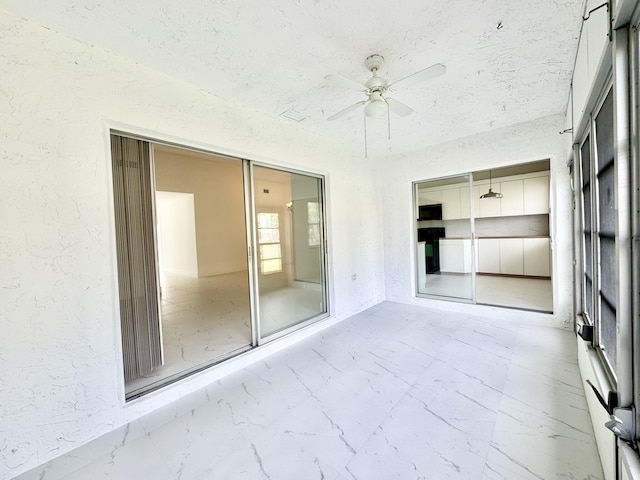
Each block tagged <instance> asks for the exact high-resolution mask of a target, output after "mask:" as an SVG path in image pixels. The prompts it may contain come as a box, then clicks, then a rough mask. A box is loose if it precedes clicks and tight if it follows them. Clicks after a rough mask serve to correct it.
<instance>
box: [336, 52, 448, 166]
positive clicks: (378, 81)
mask: <svg viewBox="0 0 640 480" xmlns="http://www.w3.org/2000/svg"><path fill="white" fill-rule="evenodd" d="M364 65H365V67H367V70H369V71H370V72H371V78H370V79H369V80H367V81H366V83H365V84H364V85H362V84H360V83H358V82H355V81H353V80H350V79H348V78H345V77H343V76H341V75H335V74H332V75H327V76H326V77H325V80H327V81H330V82H332V83H334V84H338V85H340V86H345V87H347V88H351V89H354V90H357V91H360V92H363V93H364V94H365V95H367V97H368V98H367V99H366V100H362V101H360V102H357V103H354V104H353V105H350V106H348V107H347V108H345V109H344V110H340V111H339V112H337V113H335V114H333V115H331V116H329V117H328V118H327V120H330V121H331V120H336V119H338V118H340V117H342V116H344V115H346V114H348V113H350V112H352V111H353V110H356V109H358V108H359V107H362V106H363V107H364V108H363V113H364V119H365V122H364V125H365V156H366V151H367V145H366V135H367V132H366V128H367V122H366V119H367V118H382V117H385V116H386V117H387V128H388V131H389V139H390V138H391V121H390V118H389V112H390V111H391V112H394V113H395V114H396V115H399V116H401V117H406V116H407V115H410V114H411V113H413V109H412V108H411V107H409V106H407V105H405V104H404V103H402V102H399V101H398V100H395V99H393V98H388V97H387V96H386V93H387V92H389V91H394V92H395V91H397V90H398V89H401V88H403V87H408V86H411V85H414V84H416V83H419V82H422V81H425V80H429V79H432V78H435V77H439V76H440V75H443V74H444V73H445V72H446V70H447V69H446V67H445V66H444V65H442V64H440V63H436V64H434V65H431V66H430V67H427V68H425V69H423V70H420V71H418V72H415V73H413V74H411V75H409V76H407V77H404V78H402V79H400V80H398V81H396V82H394V83H389V82H388V81H387V79H386V78H384V77H380V76H378V70H380V67H382V65H384V57H383V56H382V55H378V54H373V55H369V56H368V57H367V58H366V59H365V60H364ZM391 87H393V89H391Z"/></svg>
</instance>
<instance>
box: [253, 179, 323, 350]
mask: <svg viewBox="0 0 640 480" xmlns="http://www.w3.org/2000/svg"><path fill="white" fill-rule="evenodd" d="M252 171H253V175H252V176H253V184H254V192H255V195H254V202H255V204H254V208H255V210H256V212H263V213H264V215H260V214H258V215H256V228H257V230H258V232H262V235H258V238H259V239H260V242H261V245H260V248H259V250H258V254H259V255H258V258H259V262H258V264H259V272H258V276H257V277H258V278H257V284H258V292H257V297H258V302H259V312H260V318H259V319H258V321H259V325H260V335H261V337H262V338H267V337H270V336H272V335H277V334H279V333H280V332H283V331H286V330H288V329H290V328H292V327H294V326H296V325H298V324H300V325H301V324H303V323H305V322H307V321H310V320H312V319H319V318H320V317H321V316H324V314H326V313H327V309H328V308H327V307H328V305H327V299H326V274H325V271H324V269H325V258H324V254H325V250H324V248H322V242H323V240H324V235H323V232H322V218H323V211H322V179H321V178H319V177H315V176H311V175H304V174H300V173H293V172H287V171H283V170H277V169H272V168H267V167H260V166H254V167H253V169H252Z"/></svg>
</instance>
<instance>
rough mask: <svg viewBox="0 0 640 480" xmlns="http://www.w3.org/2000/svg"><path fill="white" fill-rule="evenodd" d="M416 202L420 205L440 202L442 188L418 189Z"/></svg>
mask: <svg viewBox="0 0 640 480" xmlns="http://www.w3.org/2000/svg"><path fill="white" fill-rule="evenodd" d="M418 203H419V204H420V205H434V204H437V203H442V190H434V189H431V188H430V189H425V190H418Z"/></svg>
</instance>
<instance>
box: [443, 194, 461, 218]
mask: <svg viewBox="0 0 640 480" xmlns="http://www.w3.org/2000/svg"><path fill="white" fill-rule="evenodd" d="M456 218H461V216H460V189H459V188H449V189H447V190H442V219H443V220H453V219H456Z"/></svg>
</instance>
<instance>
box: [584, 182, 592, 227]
mask: <svg viewBox="0 0 640 480" xmlns="http://www.w3.org/2000/svg"><path fill="white" fill-rule="evenodd" d="M582 198H583V199H584V200H583V202H582V225H583V230H584V231H585V232H588V231H591V187H590V186H589V185H588V184H587V185H586V186H584V187H583V188H582Z"/></svg>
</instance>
